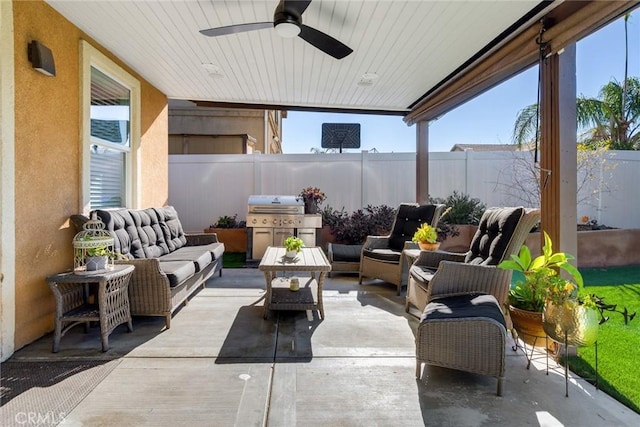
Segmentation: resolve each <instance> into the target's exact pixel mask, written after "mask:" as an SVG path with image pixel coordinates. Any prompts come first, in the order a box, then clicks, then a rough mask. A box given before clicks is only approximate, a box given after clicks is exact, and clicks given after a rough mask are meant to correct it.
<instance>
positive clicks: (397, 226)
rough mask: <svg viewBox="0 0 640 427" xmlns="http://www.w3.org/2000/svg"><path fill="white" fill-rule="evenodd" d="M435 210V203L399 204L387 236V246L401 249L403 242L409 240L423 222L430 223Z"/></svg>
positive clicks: (397, 249)
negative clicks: (419, 204)
mask: <svg viewBox="0 0 640 427" xmlns="http://www.w3.org/2000/svg"><path fill="white" fill-rule="evenodd" d="M435 211H436V206H435V205H421V206H416V205H413V204H408V203H403V204H401V205H400V207H399V208H398V213H397V215H396V220H395V222H394V223H393V229H392V230H391V235H390V236H389V247H390V248H391V249H394V250H396V251H402V249H404V242H406V241H408V240H411V239H412V238H413V235H414V234H415V232H416V230H417V229H418V228H419V227H420V226H421V225H422V224H423V223H425V222H426V223H429V224H430V223H431V220H432V219H433V215H434V214H435Z"/></svg>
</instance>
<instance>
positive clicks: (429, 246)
mask: <svg viewBox="0 0 640 427" xmlns="http://www.w3.org/2000/svg"><path fill="white" fill-rule="evenodd" d="M418 247H419V248H420V249H421V250H423V251H435V250H437V249H438V248H439V247H440V242H435V243H429V242H418Z"/></svg>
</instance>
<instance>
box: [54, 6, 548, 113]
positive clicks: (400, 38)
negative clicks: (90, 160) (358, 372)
mask: <svg viewBox="0 0 640 427" xmlns="http://www.w3.org/2000/svg"><path fill="white" fill-rule="evenodd" d="M47 3H49V4H50V5H51V6H52V7H53V8H55V9H56V10H57V11H58V12H60V13H61V14H62V15H64V16H65V17H66V18H67V19H69V20H70V21H71V22H73V23H74V24H75V25H76V26H78V27H79V28H80V29H82V30H83V31H84V32H85V33H87V34H88V35H89V36H91V37H92V38H94V39H95V40H97V41H98V42H99V43H100V44H102V45H103V46H105V47H106V48H107V49H109V50H110V51H111V52H112V53H114V54H115V55H116V56H118V57H119V58H121V59H122V60H123V61H124V62H125V63H127V64H128V65H129V66H131V68H133V69H134V70H136V72H138V73H139V74H140V75H142V76H143V77H144V78H145V79H147V80H148V81H149V82H151V83H152V84H153V85H154V86H156V87H157V88H159V89H160V90H161V91H163V92H164V93H165V94H166V95H167V96H168V97H169V98H175V99H186V100H195V101H212V102H219V103H239V104H257V105H278V106H289V107H312V108H319V109H345V110H372V111H385V112H396V113H400V114H402V113H405V112H406V111H407V110H408V109H409V106H410V105H412V104H413V103H415V102H416V101H418V100H419V99H420V98H421V97H422V95H424V94H425V93H427V92H428V91H430V90H431V89H432V88H433V87H434V86H436V85H437V84H438V83H440V82H441V81H443V80H444V79H445V78H446V77H447V76H449V75H450V74H451V73H452V72H453V71H454V70H456V69H458V68H459V67H460V66H461V65H463V64H465V63H466V62H467V61H468V60H469V58H471V57H473V56H474V55H476V54H477V53H478V52H480V51H481V50H482V49H483V48H485V47H486V46H487V45H490V44H491V42H492V41H493V40H494V39H495V38H496V37H498V36H499V35H500V34H501V33H503V32H504V31H505V30H507V29H508V28H509V27H510V26H512V25H513V24H514V23H515V22H517V21H519V20H521V19H522V18H523V17H526V16H529V12H530V11H532V10H533V9H534V8H535V7H536V6H537V5H539V3H540V2H539V1H537V0H519V1H494V0H481V1H478V0H475V1H391V0H383V1H371V0H369V1H367V0H365V1H357V0H352V1H344V0H339V1H329V0H314V1H312V2H311V4H310V6H309V7H308V9H307V10H306V11H305V12H304V14H303V22H304V24H306V25H309V26H311V27H314V28H316V29H318V30H321V31H323V32H325V33H327V34H329V35H331V36H333V37H334V38H336V39H338V40H340V41H341V42H343V43H345V44H346V45H348V46H349V47H351V48H352V49H353V51H354V52H353V53H352V54H351V55H349V56H347V57H346V58H344V59H342V60H337V59H334V58H332V57H331V56H329V55H326V54H325V53H323V52H322V51H320V50H318V49H316V48H314V47H313V46H311V45H309V44H308V43H306V42H304V41H303V40H302V39H300V38H298V37H294V38H292V39H285V38H281V37H280V36H278V35H277V33H276V32H275V30H274V29H273V28H268V29H263V30H258V31H252V32H247V33H241V34H231V35H226V36H219V37H205V36H203V35H202V34H200V33H199V30H202V29H207V28H212V27H218V26H226V25H232V24H239V23H249V22H264V21H272V20H273V12H274V9H275V7H276V5H277V4H278V1H277V0H269V1H232V0H188V1H184V0H182V1H179V0H175V1H170V0H161V1H141V0H130V1H104V0H91V1H69V0H47ZM554 5H555V4H554ZM530 18H531V19H529V21H528V22H523V23H522V28H524V27H526V26H527V25H528V24H530V23H531V22H532V20H534V19H536V17H535V16H530ZM203 64H212V66H209V68H213V69H215V70H217V71H218V73H217V74H219V75H215V74H212V73H211V70H210V69H207V68H206V67H205V66H203ZM366 73H375V75H376V76H377V78H375V79H374V80H372V82H371V84H370V85H362V84H358V83H359V82H361V81H362V80H363V75H364V74H366Z"/></svg>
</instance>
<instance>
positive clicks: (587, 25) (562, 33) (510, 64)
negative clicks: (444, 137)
mask: <svg viewBox="0 0 640 427" xmlns="http://www.w3.org/2000/svg"><path fill="white" fill-rule="evenodd" d="M638 4H640V2H638V1H612V2H609V1H589V2H583V1H569V2H564V3H562V4H561V5H559V6H558V7H556V8H555V9H553V10H552V11H551V12H549V13H548V14H547V15H546V16H545V17H544V18H545V19H546V20H547V24H546V25H547V28H548V29H547V30H546V32H545V36H544V39H545V41H547V42H549V46H550V53H556V52H558V51H559V50H561V49H563V48H564V47H565V46H567V45H569V44H571V43H575V42H577V41H578V40H579V39H581V38H583V37H585V36H586V35H588V34H590V33H592V32H594V31H596V30H597V29H598V28H600V27H602V26H604V25H606V24H608V23H609V22H611V21H613V20H615V19H616V18H619V17H620V16H622V15H624V14H625V13H627V12H629V11H630V10H631V9H634V8H635V7H637V6H638ZM539 31H540V22H538V21H537V22H535V23H533V24H531V25H530V26H529V27H528V28H526V29H525V30H524V31H522V32H521V33H520V34H518V35H517V36H515V37H514V38H512V39H511V40H510V41H508V42H506V43H505V44H503V45H502V46H499V47H496V49H494V50H493V51H491V52H489V53H488V54H487V55H486V56H485V57H483V58H481V59H479V60H478V61H476V62H475V63H473V64H470V65H469V66H468V67H467V68H466V69H465V70H463V71H461V72H460V73H459V74H458V75H457V76H453V77H449V78H448V79H447V80H445V81H443V82H441V83H440V84H439V85H437V86H436V88H435V89H434V90H432V91H431V92H429V93H427V94H425V96H424V97H423V98H422V99H421V100H419V101H417V102H416V103H415V104H414V106H412V109H411V111H410V112H409V113H408V114H407V115H406V116H405V121H406V122H407V124H409V125H413V124H415V123H417V122H418V121H421V120H427V121H430V120H434V119H436V118H438V117H439V116H441V115H443V114H445V113H447V112H448V111H451V110H452V109H454V108H456V107H458V106H459V105H461V104H463V103H465V102H467V101H469V100H471V99H473V98H475V97H476V96H478V95H480V94H482V93H483V92H485V91H487V90H489V89H491V88H492V87H494V86H496V85H498V84H500V83H502V82H503V81H505V80H507V79H509V78H511V77H512V76H514V75H516V74H518V73H520V72H521V71H524V70H525V69H527V68H529V67H531V66H532V65H534V64H535V63H536V62H537V59H538V45H537V44H536V38H537V37H538V34H539Z"/></svg>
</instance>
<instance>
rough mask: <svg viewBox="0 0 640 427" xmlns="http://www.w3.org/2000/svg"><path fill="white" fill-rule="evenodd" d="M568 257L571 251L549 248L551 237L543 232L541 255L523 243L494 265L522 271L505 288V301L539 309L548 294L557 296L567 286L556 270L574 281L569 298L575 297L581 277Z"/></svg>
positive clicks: (563, 291) (570, 256)
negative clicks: (565, 273) (518, 277)
mask: <svg viewBox="0 0 640 427" xmlns="http://www.w3.org/2000/svg"><path fill="white" fill-rule="evenodd" d="M572 259H574V257H573V256H572V255H569V254H565V253H564V252H556V253H554V252H553V244H552V242H551V238H550V237H549V235H548V234H547V233H546V232H545V233H544V246H543V247H542V255H540V256H538V257H536V258H532V257H531V251H530V250H529V248H528V247H527V246H526V245H523V246H522V248H520V253H519V254H518V255H511V259H509V260H505V261H502V262H501V263H500V264H499V265H498V268H502V269H505V270H513V271H518V272H520V273H522V275H524V280H519V281H518V282H517V283H516V286H515V287H514V288H512V289H511V291H510V292H509V303H510V304H511V305H512V306H514V307H516V308H519V309H522V310H529V311H536V312H542V311H543V309H544V305H545V301H546V300H547V299H548V298H556V299H557V300H561V299H562V298H563V295H564V294H565V293H566V290H567V289H568V288H567V281H566V280H565V279H563V278H562V277H560V276H559V275H558V270H564V271H566V272H567V273H569V274H570V275H571V277H572V278H573V280H574V281H575V283H576V284H577V287H575V289H574V288H571V292H570V293H569V295H571V297H572V298H576V297H577V291H578V289H580V288H582V286H583V281H582V275H581V274H580V272H579V271H578V269H577V268H575V267H574V266H573V265H571V264H570V263H569V261H570V260H572ZM567 298H568V297H567ZM565 299H566V298H565Z"/></svg>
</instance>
